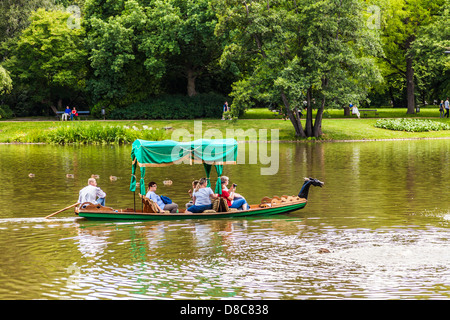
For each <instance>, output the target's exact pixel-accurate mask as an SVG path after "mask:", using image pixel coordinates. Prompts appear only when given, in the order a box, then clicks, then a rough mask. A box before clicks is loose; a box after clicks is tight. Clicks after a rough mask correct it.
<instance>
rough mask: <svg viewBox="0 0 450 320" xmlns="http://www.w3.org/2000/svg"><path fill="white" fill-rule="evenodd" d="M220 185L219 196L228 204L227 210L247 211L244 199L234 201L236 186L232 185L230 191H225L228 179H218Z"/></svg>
mask: <svg viewBox="0 0 450 320" xmlns="http://www.w3.org/2000/svg"><path fill="white" fill-rule="evenodd" d="M220 182H221V183H222V194H220V195H219V196H220V197H222V198H225V200H227V203H228V208H236V209H239V210H248V203H247V201H246V200H245V198H239V199H236V200H235V199H234V196H235V190H236V185H233V186H232V187H231V188H230V189H227V184H228V177H225V176H222V177H220Z"/></svg>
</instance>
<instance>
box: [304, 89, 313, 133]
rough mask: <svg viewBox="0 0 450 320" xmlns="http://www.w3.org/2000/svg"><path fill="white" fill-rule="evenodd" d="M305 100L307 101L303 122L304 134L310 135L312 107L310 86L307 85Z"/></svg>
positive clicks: (311, 130) (311, 131)
mask: <svg viewBox="0 0 450 320" xmlns="http://www.w3.org/2000/svg"><path fill="white" fill-rule="evenodd" d="M306 102H307V104H306V106H307V110H306V124H305V129H306V136H307V137H312V135H313V123H312V107H311V87H309V88H308V90H306Z"/></svg>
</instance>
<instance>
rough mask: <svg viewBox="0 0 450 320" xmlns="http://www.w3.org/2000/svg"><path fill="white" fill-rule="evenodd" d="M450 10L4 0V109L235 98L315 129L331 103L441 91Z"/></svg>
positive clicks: (181, 0) (213, 111) (303, 3)
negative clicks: (279, 112)
mask: <svg viewBox="0 0 450 320" xmlns="http://www.w3.org/2000/svg"><path fill="white" fill-rule="evenodd" d="M449 18H450V0H408V1H407V0H373V1H369V0H265V1H262V0H260V1H258V0H245V1H242V0H164V1H161V0H108V1H104V0H14V1H13V0H4V1H2V2H1V3H0V106H1V107H0V110H2V111H0V113H1V114H0V115H1V116H2V117H3V118H4V117H11V116H12V115H15V116H28V115H53V114H54V113H55V111H56V110H62V109H63V108H64V107H65V106H66V105H69V106H76V107H77V108H78V109H79V110H90V111H91V113H92V114H93V115H95V116H98V117H99V116H101V110H102V109H105V110H106V113H107V116H108V117H113V118H118V119H124V118H127V119H129V118H133V119H135V118H145V119H157V118H164V119H173V118H197V117H208V118H219V117H220V116H221V112H220V111H221V108H220V106H221V105H222V104H223V102H224V101H225V99H227V100H229V102H231V100H230V98H232V101H233V102H232V104H231V103H230V104H231V105H232V113H233V114H234V116H238V115H242V113H243V112H244V111H245V110H246V109H248V108H251V107H261V106H265V107H270V108H272V109H277V110H281V111H282V112H283V113H284V114H285V115H286V116H287V117H288V118H289V119H290V121H291V123H292V125H293V128H294V129H295V133H296V135H297V136H301V137H310V136H315V137H318V136H320V135H321V133H322V130H321V126H322V116H323V112H324V110H325V109H326V108H342V107H345V106H348V105H349V103H353V104H356V105H363V106H368V105H373V106H383V105H390V104H392V105H393V106H396V107H403V108H405V109H406V110H407V111H408V113H411V112H415V106H416V105H417V104H425V103H428V104H431V103H434V101H435V100H436V101H440V100H445V98H446V97H447V96H448V95H450V77H449V76H450V55H448V54H447V55H446V54H445V53H444V51H445V50H446V48H448V47H450V40H449V39H450V25H449V23H448V21H449V20H450V19H449ZM211 92H213V93H214V94H210V93H211ZM213 96H214V98H212V97H213ZM312 109H317V110H318V112H317V113H316V116H315V118H313V116H312ZM300 116H302V117H303V119H306V122H305V124H302V122H300Z"/></svg>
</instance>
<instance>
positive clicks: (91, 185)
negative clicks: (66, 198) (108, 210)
mask: <svg viewBox="0 0 450 320" xmlns="http://www.w3.org/2000/svg"><path fill="white" fill-rule="evenodd" d="M97 197H98V199H97ZM105 197H106V193H104V192H103V190H102V189H100V188H99V187H97V180H95V179H94V178H90V179H89V180H88V186H86V187H84V188H83V189H81V190H80V196H79V197H78V203H80V204H82V203H84V202H91V203H93V204H100V205H102V206H105Z"/></svg>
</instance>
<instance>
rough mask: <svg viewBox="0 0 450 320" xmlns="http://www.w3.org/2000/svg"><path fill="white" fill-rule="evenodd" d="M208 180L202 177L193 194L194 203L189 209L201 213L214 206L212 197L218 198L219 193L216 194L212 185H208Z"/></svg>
mask: <svg viewBox="0 0 450 320" xmlns="http://www.w3.org/2000/svg"><path fill="white" fill-rule="evenodd" d="M207 183H208V180H207V179H206V178H201V179H200V181H199V182H198V185H197V188H196V190H195V191H194V193H193V194H192V197H193V202H194V205H193V206H190V207H189V208H188V209H187V211H190V212H192V213H201V212H203V211H205V210H208V209H211V208H212V203H211V199H217V198H218V195H217V194H214V192H213V191H212V189H211V188H210V187H207V186H206V185H207Z"/></svg>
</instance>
